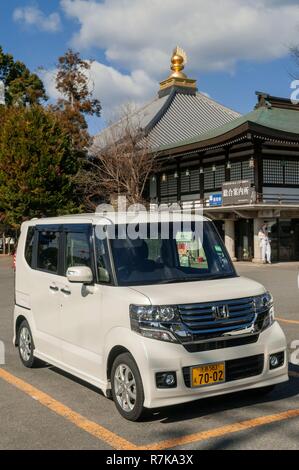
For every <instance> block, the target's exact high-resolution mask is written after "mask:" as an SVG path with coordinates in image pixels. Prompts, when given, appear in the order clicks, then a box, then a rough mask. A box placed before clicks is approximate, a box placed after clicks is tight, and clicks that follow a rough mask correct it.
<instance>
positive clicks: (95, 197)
mask: <svg viewBox="0 0 299 470" xmlns="http://www.w3.org/2000/svg"><path fill="white" fill-rule="evenodd" d="M121 115H122V117H121V119H119V120H118V122H116V123H115V124H113V125H111V126H109V127H108V128H107V129H106V130H104V131H103V132H102V133H101V134H100V136H99V137H98V138H96V140H95V142H94V145H93V146H92V149H91V156H90V158H89V159H88V160H87V161H86V162H85V164H84V165H83V168H82V169H81V170H80V172H79V174H78V175H77V177H76V182H77V184H78V186H79V188H80V190H81V194H83V198H84V201H83V202H84V205H85V206H86V208H87V209H91V210H94V209H95V208H96V206H97V205H98V203H99V201H103V200H104V201H105V202H112V201H113V200H114V199H115V198H116V197H117V196H120V195H121V196H125V197H126V198H127V201H128V203H129V204H137V203H144V202H145V197H144V193H145V189H146V185H147V183H148V181H149V178H150V175H151V174H154V173H155V172H156V171H157V170H158V166H159V165H158V161H157V154H156V153H155V152H153V151H152V150H151V148H150V145H149V141H148V138H147V136H146V135H145V134H144V132H143V130H142V129H141V127H140V123H139V122H140V119H139V116H138V113H136V112H134V113H132V109H131V108H130V107H126V108H123V109H122V111H121Z"/></svg>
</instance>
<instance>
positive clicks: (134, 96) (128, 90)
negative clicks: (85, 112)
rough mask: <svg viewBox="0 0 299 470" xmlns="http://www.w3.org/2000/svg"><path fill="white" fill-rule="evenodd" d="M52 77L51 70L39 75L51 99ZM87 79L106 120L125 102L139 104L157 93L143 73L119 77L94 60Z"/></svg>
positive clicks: (55, 96)
mask: <svg viewBox="0 0 299 470" xmlns="http://www.w3.org/2000/svg"><path fill="white" fill-rule="evenodd" d="M55 76H56V70H55V69H53V70H45V71H43V72H41V78H42V80H43V82H44V84H45V87H46V89H47V93H48V94H49V96H50V98H52V99H57V98H58V97H59V93H58V91H57V90H56V87H55ZM88 78H89V87H90V90H92V91H93V97H94V98H98V99H99V100H100V101H101V104H102V108H103V110H102V111H103V112H102V114H103V117H104V119H105V120H107V121H109V120H110V119H111V118H113V116H114V115H115V113H116V112H117V110H118V109H119V107H120V106H121V105H123V104H126V103H129V102H132V103H136V104H137V105H141V104H143V103H144V102H145V101H147V100H148V99H150V98H152V96H153V94H154V93H155V92H156V91H157V84H156V82H155V81H154V80H152V79H151V78H150V77H149V76H148V75H147V74H146V73H145V72H144V71H142V70H134V71H132V73H130V74H122V73H120V72H119V71H117V70H116V69H114V68H113V67H109V66H107V65H104V64H101V63H100V62H97V61H94V62H92V64H91V69H90V71H89V73H88Z"/></svg>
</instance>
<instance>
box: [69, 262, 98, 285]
mask: <svg viewBox="0 0 299 470" xmlns="http://www.w3.org/2000/svg"><path fill="white" fill-rule="evenodd" d="M66 277H67V280H68V281H69V282H82V283H83V284H90V283H91V282H92V281H93V274H92V270H91V269H90V268H89V267H88V266H70V267H69V268H68V269H67V272H66Z"/></svg>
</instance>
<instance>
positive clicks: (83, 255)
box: [66, 232, 91, 269]
mask: <svg viewBox="0 0 299 470" xmlns="http://www.w3.org/2000/svg"><path fill="white" fill-rule="evenodd" d="M70 266H89V267H91V253H90V243H89V234H88V233H87V232H82V233H81V232H68V233H67V234H66V269H68V268H69V267H70Z"/></svg>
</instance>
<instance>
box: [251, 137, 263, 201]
mask: <svg viewBox="0 0 299 470" xmlns="http://www.w3.org/2000/svg"><path fill="white" fill-rule="evenodd" d="M253 148H254V154H253V160H254V186H255V191H256V196H257V202H261V201H262V198H263V155H262V143H261V142H254V144H253Z"/></svg>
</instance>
